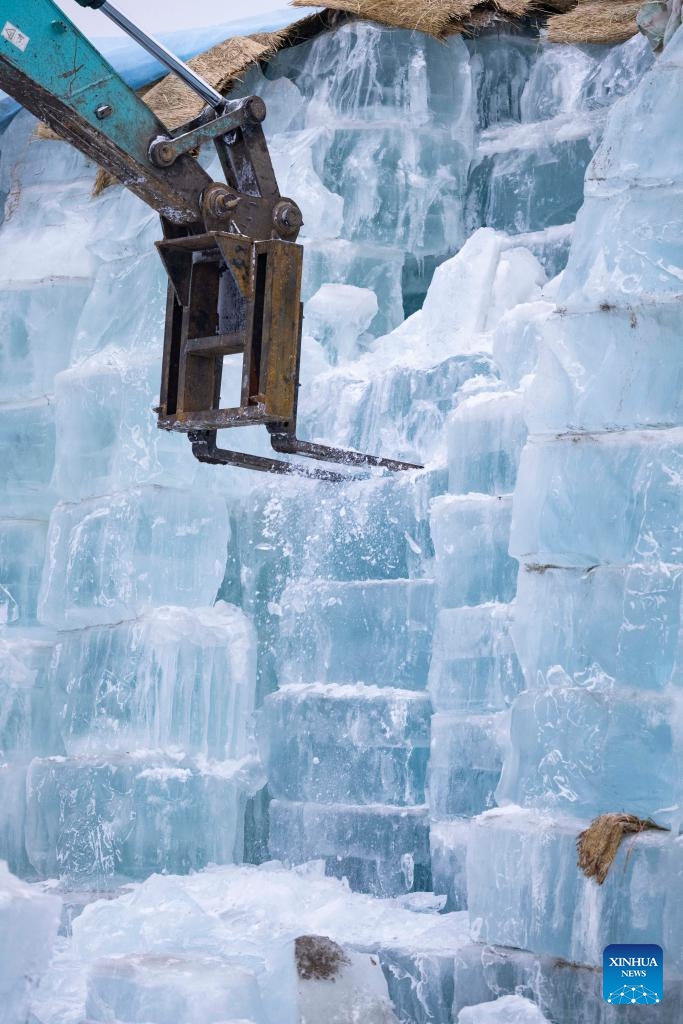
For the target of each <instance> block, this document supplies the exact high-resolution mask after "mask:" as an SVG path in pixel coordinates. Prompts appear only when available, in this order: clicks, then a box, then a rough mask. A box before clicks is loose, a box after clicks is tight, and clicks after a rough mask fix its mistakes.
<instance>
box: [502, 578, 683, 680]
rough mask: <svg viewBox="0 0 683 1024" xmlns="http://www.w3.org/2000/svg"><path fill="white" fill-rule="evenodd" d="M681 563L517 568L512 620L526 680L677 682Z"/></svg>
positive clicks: (682, 584) (680, 667) (679, 670)
mask: <svg viewBox="0 0 683 1024" xmlns="http://www.w3.org/2000/svg"><path fill="white" fill-rule="evenodd" d="M682 592H683V566H681V565H666V564H663V563H659V562H642V563H641V564H636V565H629V566H625V567H619V566H597V567H596V568H595V569H590V570H581V569H553V568H547V569H544V570H543V571H534V570H533V569H531V568H528V567H527V568H526V569H522V571H521V572H520V574H519V579H518V583H517V598H516V601H515V607H516V614H515V621H514V623H513V625H512V632H513V635H514V639H515V646H516V649H517V652H518V654H519V658H520V661H521V663H522V668H523V669H524V675H525V677H526V681H527V685H528V686H529V687H533V688H544V687H545V685H546V681H549V680H550V679H551V677H552V676H553V670H554V669H555V667H556V666H561V670H562V673H564V677H565V681H567V682H569V681H573V682H574V683H576V684H578V685H595V683H596V682H599V681H600V680H603V681H607V680H609V681H611V682H612V683H613V684H614V686H615V687H618V688H620V689H624V690H631V691H637V690H644V691H653V690H662V689H663V688H664V687H666V686H667V685H668V684H669V683H670V682H672V681H674V682H675V683H676V684H678V685H680V682H681V680H682V678H683V677H682V675H681V673H682V671H683V664H682V663H681V659H680V656H679V651H680V649H681V621H682V618H681V594H682Z"/></svg>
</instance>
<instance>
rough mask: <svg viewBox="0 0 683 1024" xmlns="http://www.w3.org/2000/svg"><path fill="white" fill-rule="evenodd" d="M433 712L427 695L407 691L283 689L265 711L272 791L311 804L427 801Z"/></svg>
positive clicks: (264, 744)
mask: <svg viewBox="0 0 683 1024" xmlns="http://www.w3.org/2000/svg"><path fill="white" fill-rule="evenodd" d="M430 715H431V704H430V701H429V698H428V697H427V696H426V695H425V694H419V693H414V692H412V691H410V690H397V689H391V688H389V687H383V688H381V689H380V688H379V687H376V686H366V685H364V684H362V683H357V684H349V685H345V686H344V685H335V684H316V683H313V684H309V685H305V684H302V685H297V684H294V685H290V686H285V687H282V688H281V689H280V690H278V691H277V692H276V693H273V694H271V695H270V696H268V697H267V698H266V700H265V704H264V706H263V709H262V711H261V712H260V724H259V733H260V740H261V743H260V745H261V756H262V759H263V762H264V764H265V765H266V768H267V774H268V779H269V789H270V791H271V793H272V794H273V796H275V797H276V798H277V799H281V800H288V801H302V802H306V803H318V804H364V805H365V804H394V805H396V806H414V805H418V804H423V803H424V802H425V777H426V770H427V760H428V758H429V722H430Z"/></svg>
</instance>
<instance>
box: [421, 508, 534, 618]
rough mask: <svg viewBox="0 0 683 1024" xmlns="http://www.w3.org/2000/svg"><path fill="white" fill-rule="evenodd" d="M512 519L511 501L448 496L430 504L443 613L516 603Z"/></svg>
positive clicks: (436, 568) (439, 593)
mask: <svg viewBox="0 0 683 1024" xmlns="http://www.w3.org/2000/svg"><path fill="white" fill-rule="evenodd" d="M511 516H512V498H511V497H510V496H507V497H494V496H490V495H479V494H470V495H467V496H460V495H455V494H446V495H443V496H442V497H439V498H436V499H435V500H434V501H433V502H432V505H431V527H432V536H433V539H434V551H435V555H436V557H435V579H436V593H437V602H438V604H439V606H440V607H441V608H459V607H461V606H462V605H478V604H484V603H485V602H490V601H498V602H506V601H511V600H512V598H513V597H514V595H515V582H516V579H517V568H518V567H517V562H516V561H515V560H514V559H513V558H511V557H510V556H509V555H508V543H509V536H510V521H511Z"/></svg>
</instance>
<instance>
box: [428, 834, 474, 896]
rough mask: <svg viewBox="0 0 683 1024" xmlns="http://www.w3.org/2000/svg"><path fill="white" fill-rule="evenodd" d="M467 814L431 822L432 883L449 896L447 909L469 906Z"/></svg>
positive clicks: (439, 891)
mask: <svg viewBox="0 0 683 1024" xmlns="http://www.w3.org/2000/svg"><path fill="white" fill-rule="evenodd" d="M469 831H470V822H469V820H468V819H467V818H454V819H453V820H451V821H432V822H430V826H429V847H430V852H431V866H432V887H433V889H434V892H436V893H443V894H444V895H445V896H446V905H445V909H446V910H464V909H465V908H466V907H467V838H468V836H469Z"/></svg>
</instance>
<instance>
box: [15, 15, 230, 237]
mask: <svg viewBox="0 0 683 1024" xmlns="http://www.w3.org/2000/svg"><path fill="white" fill-rule="evenodd" d="M82 6H89V5H85V4H83V5H82ZM0 87H1V88H3V89H4V90H5V91H6V92H7V93H9V94H10V95H11V96H13V97H14V98H15V99H17V100H18V101H19V102H20V103H21V104H22V105H23V106H24V107H27V108H28V109H29V110H30V111H31V112H32V113H33V114H35V115H36V117H39V118H40V119H41V120H43V121H45V122H47V124H49V125H50V126H51V127H52V128H53V129H54V130H55V131H56V132H57V133H58V134H59V135H60V136H62V137H63V138H65V139H67V140H68V141H69V142H71V143H73V145H74V146H76V147H77V148H78V149H80V150H81V152H83V153H85V154H86V155H87V156H89V157H91V158H92V159H93V160H95V161H97V163H98V164H100V165H101V166H102V167H104V168H106V169H107V170H108V171H110V172H111V173H112V174H113V175H114V176H115V177H116V178H118V180H119V181H121V182H122V183H123V184H124V185H126V186H128V188H130V189H131V190H132V191H133V192H135V193H136V195H138V196H140V198H141V199H143V200H144V201H145V202H146V203H148V204H149V205H150V206H151V207H153V208H154V209H155V210H157V211H158V212H159V213H160V214H161V215H162V216H164V217H166V218H167V219H168V220H169V221H171V222H174V223H181V224H183V223H188V224H192V223H200V222H201V211H200V207H199V197H200V195H201V193H202V191H203V189H204V188H206V186H207V185H209V184H210V182H211V179H210V178H209V176H208V175H207V174H206V172H205V171H204V170H202V168H201V167H200V165H199V164H198V163H197V161H196V160H193V159H192V157H190V156H182V157H180V158H178V160H177V161H176V162H175V163H174V164H173V165H172V166H171V167H166V168H160V167H157V166H155V164H154V163H153V162H152V161H151V160H150V156H149V145H150V140H151V139H154V138H157V137H160V136H164V135H167V134H168V133H167V131H166V128H165V127H164V125H162V124H161V122H160V121H159V119H158V118H157V117H156V116H155V114H154V113H153V112H152V111H151V110H150V109H149V107H147V106H146V105H145V104H144V103H143V102H142V100H141V99H139V98H138V96H136V94H135V93H134V92H133V90H132V89H130V88H129V87H128V86H127V85H126V83H125V82H124V81H123V79H122V78H121V77H120V76H119V75H118V74H117V72H116V71H115V70H114V68H113V67H112V66H111V64H109V62H108V61H107V60H105V58H104V57H103V56H102V54H101V53H99V51H98V50H97V49H96V48H95V47H94V46H93V45H92V43H90V42H89V41H88V40H87V39H86V38H85V36H84V35H83V34H82V33H81V32H80V31H79V29H78V28H76V26H75V25H74V24H73V23H72V22H71V21H69V19H68V18H67V17H66V16H65V14H64V12H63V11H62V10H61V9H60V8H59V7H58V6H57V4H55V3H53V2H52V0H28V2H27V0H0Z"/></svg>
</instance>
